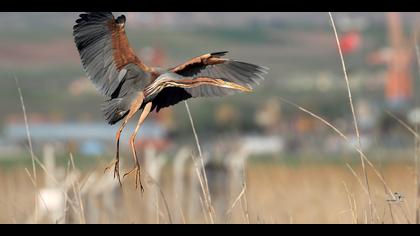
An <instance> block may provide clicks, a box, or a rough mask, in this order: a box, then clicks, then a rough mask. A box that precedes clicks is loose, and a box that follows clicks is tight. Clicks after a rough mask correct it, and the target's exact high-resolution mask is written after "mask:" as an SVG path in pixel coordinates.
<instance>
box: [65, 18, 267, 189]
mask: <svg viewBox="0 0 420 236" xmlns="http://www.w3.org/2000/svg"><path fill="white" fill-rule="evenodd" d="M125 23H126V17H125V16H124V15H121V16H119V17H117V18H115V17H114V16H113V14H112V13H110V12H91V13H85V14H81V15H80V16H79V18H78V19H77V20H76V25H74V27H73V36H74V41H75V43H76V47H77V49H78V51H79V54H80V58H81V62H82V66H83V69H84V70H85V72H86V74H87V75H88V77H89V79H90V80H91V81H92V83H93V84H94V85H95V87H96V88H97V90H98V91H99V92H100V93H101V94H102V95H103V96H104V97H106V100H105V101H104V103H103V104H102V111H103V114H104V116H105V119H106V121H107V122H108V123H109V124H111V125H113V124H115V123H117V122H119V121H121V120H122V124H121V126H120V128H119V129H118V131H117V134H116V137H115V142H116V157H115V160H114V162H113V163H112V165H113V166H114V178H115V177H117V178H118V181H119V183H120V184H121V178H120V172H119V141H120V135H121V132H122V131H123V129H124V127H125V126H126V124H127V122H128V121H129V120H130V119H131V118H132V117H133V116H134V114H135V113H136V112H137V111H140V112H141V114H140V119H139V120H138V123H137V126H136V128H135V130H134V132H133V134H132V135H131V138H130V145H131V151H132V154H133V160H134V162H135V167H134V168H133V169H132V170H131V171H129V172H127V173H126V174H124V177H125V176H126V175H128V174H130V173H136V187H137V186H138V185H140V187H141V189H142V191H143V186H142V183H141V176H140V164H139V160H138V158H137V153H136V149H135V146H134V141H135V138H136V135H137V132H138V130H139V129H140V126H141V125H142V123H143V122H144V120H145V119H146V117H147V116H148V114H149V113H150V112H151V111H154V110H155V111H156V112H159V110H160V109H162V108H165V107H168V106H172V105H175V104H177V103H179V102H181V101H183V100H186V99H189V98H195V97H214V96H225V95H230V94H233V93H235V92H250V91H252V85H256V84H258V82H259V81H260V80H262V79H264V78H263V75H264V74H265V73H267V70H268V69H267V68H265V67H262V66H258V65H253V64H250V63H246V62H241V61H236V60H231V59H226V58H222V57H223V56H224V55H225V54H226V53H227V52H215V53H208V54H204V55H201V56H198V57H195V58H193V59H191V60H189V61H187V62H185V63H183V64H180V65H178V66H175V67H172V68H169V69H162V68H157V67H149V66H147V65H146V64H144V63H143V62H142V60H141V59H140V58H139V57H138V56H137V55H136V54H135V52H134V50H133V49H132V48H131V47H130V45H129V42H128V38H127V35H126V33H125ZM112 165H110V167H112ZM108 168H109V167H108ZM108 168H107V169H108Z"/></svg>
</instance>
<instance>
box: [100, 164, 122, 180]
mask: <svg viewBox="0 0 420 236" xmlns="http://www.w3.org/2000/svg"><path fill="white" fill-rule="evenodd" d="M119 163H120V162H119V160H118V159H115V160H113V161H112V162H111V163H110V164H109V165H108V166H107V167H106V168H105V170H104V172H106V171H108V170H109V169H111V167H112V166H114V179H115V177H117V178H118V182H119V183H120V186H121V187H122V183H121V178H120V165H119Z"/></svg>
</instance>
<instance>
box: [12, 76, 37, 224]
mask: <svg viewBox="0 0 420 236" xmlns="http://www.w3.org/2000/svg"><path fill="white" fill-rule="evenodd" d="M14 79H15V82H16V87H17V89H18V94H19V99H20V105H21V107H22V112H23V119H24V121H25V129H26V137H27V139H28V144H29V153H30V155H31V160H32V176H33V177H30V179H31V182H32V184H33V186H34V188H35V191H36V192H37V193H39V190H38V187H37V183H36V182H37V175H36V168H35V158H34V156H35V155H34V149H33V147H32V139H31V133H30V131H29V123H28V117H27V115H26V107H25V102H24V101H23V95H22V90H21V89H20V86H19V81H18V78H17V77H16V76H14ZM28 173H29V172H28ZM29 176H31V175H30V173H29ZM32 178H33V180H32ZM34 212H35V222H38V198H37V197H35V209H34Z"/></svg>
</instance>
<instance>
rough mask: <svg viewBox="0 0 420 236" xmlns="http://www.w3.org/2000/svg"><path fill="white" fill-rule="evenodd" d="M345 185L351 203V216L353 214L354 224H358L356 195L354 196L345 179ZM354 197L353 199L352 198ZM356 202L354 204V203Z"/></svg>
mask: <svg viewBox="0 0 420 236" xmlns="http://www.w3.org/2000/svg"><path fill="white" fill-rule="evenodd" d="M343 185H344V189H345V191H346V194H347V200H348V201H349V205H350V211H351V216H352V220H353V224H357V221H358V220H357V212H356V201H355V200H354V196H352V195H351V194H350V191H349V189H348V187H347V184H346V182H344V181H343ZM352 199H353V200H352ZM353 203H354V205H353Z"/></svg>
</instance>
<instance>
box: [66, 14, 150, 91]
mask: <svg viewBox="0 0 420 236" xmlns="http://www.w3.org/2000/svg"><path fill="white" fill-rule="evenodd" d="M125 21H126V18H125V16H124V15H121V16H119V17H118V18H117V19H115V18H114V16H113V15H112V13H110V12H91V13H86V14H81V15H80V18H79V19H77V20H76V25H75V26H74V27H73V36H74V40H75V43H76V46H77V49H78V50H79V53H80V58H81V60H82V65H83V68H84V69H85V71H86V73H87V75H88V76H89V78H90V80H91V81H92V82H93V83H94V85H95V86H96V88H97V89H98V90H99V92H100V93H101V94H103V95H105V96H107V97H118V96H119V95H120V93H121V92H123V93H127V92H128V91H123V90H127V88H128V87H130V86H128V87H127V85H124V84H123V83H124V82H126V83H127V84H132V86H140V85H139V84H141V81H139V80H141V78H143V77H145V76H147V73H146V72H147V71H150V68H149V67H147V66H146V65H145V64H143V63H142V61H141V60H140V59H139V58H138V57H137V56H136V54H135V53H134V50H133V49H132V48H131V47H130V45H129V42H128V38H127V35H126V34H125Z"/></svg>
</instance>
